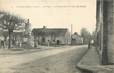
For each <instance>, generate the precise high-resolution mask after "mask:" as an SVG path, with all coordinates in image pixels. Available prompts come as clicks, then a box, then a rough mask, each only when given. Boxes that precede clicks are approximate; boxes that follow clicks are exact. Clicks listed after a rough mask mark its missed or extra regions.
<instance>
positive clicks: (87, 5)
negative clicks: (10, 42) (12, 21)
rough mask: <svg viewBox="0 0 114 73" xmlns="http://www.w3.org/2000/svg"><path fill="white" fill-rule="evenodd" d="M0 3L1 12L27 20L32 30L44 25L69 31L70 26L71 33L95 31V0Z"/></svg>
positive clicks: (37, 0) (36, 0)
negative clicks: (82, 29)
mask: <svg viewBox="0 0 114 73" xmlns="http://www.w3.org/2000/svg"><path fill="white" fill-rule="evenodd" d="M0 3H1V4H0V7H1V10H4V11H9V12H10V13H14V14H17V15H20V16H21V17H24V18H29V19H30V23H31V24H32V28H41V27H43V25H45V26H47V27H48V28H69V30H71V24H72V25H73V32H78V33H79V32H80V30H81V28H87V29H88V30H89V31H90V32H92V31H94V30H95V25H96V0H0ZM46 6H48V7H46ZM55 6H56V7H55ZM58 6H59V7H58ZM60 6H67V7H60ZM79 6H81V7H79Z"/></svg>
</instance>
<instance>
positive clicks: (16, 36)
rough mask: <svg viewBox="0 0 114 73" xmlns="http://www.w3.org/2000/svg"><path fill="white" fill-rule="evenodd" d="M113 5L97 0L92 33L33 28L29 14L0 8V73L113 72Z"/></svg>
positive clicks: (65, 28)
mask: <svg viewBox="0 0 114 73" xmlns="http://www.w3.org/2000/svg"><path fill="white" fill-rule="evenodd" d="M113 4H114V0H110V1H108V0H96V12H95V13H96V17H95V20H96V24H95V29H94V30H93V31H92V32H91V31H89V30H88V29H89V28H84V27H81V29H80V32H78V31H74V29H73V28H74V27H75V24H72V23H70V24H69V25H70V26H69V28H67V27H56V26H55V27H54V26H53V27H51V28H50V27H49V26H48V25H46V24H40V25H41V26H42V27H33V25H34V24H32V23H31V21H32V18H30V17H28V18H23V17H21V16H19V15H16V14H15V13H14V14H12V13H10V12H6V11H0V73H114V48H113V44H114V39H113V37H114V28H113V27H114V22H113V20H114V17H113V14H114V13H113V9H114V7H113ZM36 21H37V20H36ZM44 22H45V21H44ZM55 23H57V22H55ZM52 25H54V24H52ZM66 25H67V24H66ZM88 25H89V24H88Z"/></svg>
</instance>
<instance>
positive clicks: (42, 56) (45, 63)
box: [0, 45, 87, 73]
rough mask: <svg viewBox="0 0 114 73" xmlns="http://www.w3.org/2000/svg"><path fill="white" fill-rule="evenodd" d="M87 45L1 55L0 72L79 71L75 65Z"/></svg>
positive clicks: (52, 72)
mask: <svg viewBox="0 0 114 73" xmlns="http://www.w3.org/2000/svg"><path fill="white" fill-rule="evenodd" d="M86 50H87V45H83V46H72V47H71V46H67V47H61V48H56V49H54V48H53V49H51V50H45V51H38V52H33V53H27V54H20V55H7V56H2V55H0V73H76V72H77V73H78V71H77V70H76V68H75V66H76V64H77V62H78V61H79V60H80V58H81V57H82V56H83V54H84V53H85V51H86Z"/></svg>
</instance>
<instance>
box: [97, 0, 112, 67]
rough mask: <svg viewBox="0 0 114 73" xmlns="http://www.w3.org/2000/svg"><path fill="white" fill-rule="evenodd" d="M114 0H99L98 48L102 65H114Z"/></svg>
mask: <svg viewBox="0 0 114 73" xmlns="http://www.w3.org/2000/svg"><path fill="white" fill-rule="evenodd" d="M113 5H114V0H97V14H96V15H97V24H96V32H97V48H98V50H99V53H100V57H101V63H102V64H106V65H107V64H114V46H113V45H114V12H113V11H114V6H113Z"/></svg>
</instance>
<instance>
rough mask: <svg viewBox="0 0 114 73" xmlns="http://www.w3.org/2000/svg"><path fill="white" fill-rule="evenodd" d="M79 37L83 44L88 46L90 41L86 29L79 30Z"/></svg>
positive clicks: (89, 35)
mask: <svg viewBox="0 0 114 73" xmlns="http://www.w3.org/2000/svg"><path fill="white" fill-rule="evenodd" d="M81 36H82V37H83V43H84V44H88V43H89V41H90V39H91V34H90V32H89V31H87V29H86V28H82V29H81Z"/></svg>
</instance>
